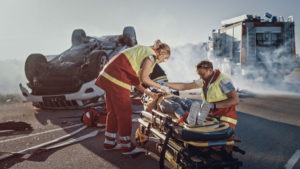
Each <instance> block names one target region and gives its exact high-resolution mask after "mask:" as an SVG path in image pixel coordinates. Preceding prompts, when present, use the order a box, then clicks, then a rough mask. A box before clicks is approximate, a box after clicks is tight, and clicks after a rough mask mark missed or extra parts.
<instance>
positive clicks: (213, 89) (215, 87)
mask: <svg viewBox="0 0 300 169" xmlns="http://www.w3.org/2000/svg"><path fill="white" fill-rule="evenodd" d="M223 79H230V78H229V77H227V76H225V75H224V74H222V73H221V74H220V75H219V77H218V78H217V79H216V80H215V81H214V82H213V83H211V84H210V85H209V88H208V90H207V94H206V97H207V98H205V96H204V92H203V88H202V94H201V97H202V100H203V101H205V102H210V103H211V102H218V101H222V100H226V99H227V98H228V97H227V95H226V94H224V93H223V92H222V90H221V87H220V83H221V81H222V80H223Z"/></svg>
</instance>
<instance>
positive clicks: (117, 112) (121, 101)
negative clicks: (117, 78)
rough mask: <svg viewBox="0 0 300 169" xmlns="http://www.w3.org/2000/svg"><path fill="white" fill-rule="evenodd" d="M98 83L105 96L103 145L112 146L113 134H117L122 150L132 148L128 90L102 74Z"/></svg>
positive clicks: (130, 110)
mask: <svg viewBox="0 0 300 169" xmlns="http://www.w3.org/2000/svg"><path fill="white" fill-rule="evenodd" d="M98 80H99V82H100V83H98V85H99V87H101V88H102V89H103V90H105V96H106V109H107V119H106V133H109V134H107V135H105V136H106V139H107V140H108V141H105V143H104V147H105V146H106V145H105V144H107V147H108V148H109V146H110V145H111V146H114V145H113V143H114V142H115V139H116V138H115V137H114V135H115V134H118V135H119V139H120V143H121V145H122V149H123V151H129V150H131V149H132V148H133V145H132V144H131V130H132V107H131V100H130V90H128V89H125V88H123V87H120V86H118V85H116V84H115V83H113V82H111V81H109V80H107V79H106V78H104V77H103V76H99V78H98Z"/></svg>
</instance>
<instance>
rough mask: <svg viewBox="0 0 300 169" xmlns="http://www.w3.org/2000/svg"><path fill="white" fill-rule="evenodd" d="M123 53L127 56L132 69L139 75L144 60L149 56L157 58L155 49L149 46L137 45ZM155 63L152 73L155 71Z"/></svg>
mask: <svg viewBox="0 0 300 169" xmlns="http://www.w3.org/2000/svg"><path fill="white" fill-rule="evenodd" d="M122 53H124V55H125V56H126V57H127V59H128V61H129V62H130V64H131V67H132V69H133V70H134V71H135V73H136V75H137V76H138V77H139V75H140V70H141V65H142V62H143V60H144V59H145V58H146V57H148V56H154V57H155V58H156V53H155V51H154V50H153V49H152V48H151V47H149V46H142V45H136V46H134V47H132V48H128V49H125V50H124V51H123V52H122ZM155 64H156V62H155ZM155 64H153V66H152V68H151V70H150V73H151V72H152V71H153V68H154V66H155Z"/></svg>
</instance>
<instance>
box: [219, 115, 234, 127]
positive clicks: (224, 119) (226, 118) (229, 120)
mask: <svg viewBox="0 0 300 169" xmlns="http://www.w3.org/2000/svg"><path fill="white" fill-rule="evenodd" d="M220 120H221V121H225V122H228V123H231V124H234V125H236V123H237V120H236V119H233V118H231V117H226V116H222V117H221V119H220Z"/></svg>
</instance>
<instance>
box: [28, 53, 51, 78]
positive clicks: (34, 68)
mask: <svg viewBox="0 0 300 169" xmlns="http://www.w3.org/2000/svg"><path fill="white" fill-rule="evenodd" d="M46 65H47V58H46V57H45V56H44V55H42V54H31V55H29V56H28V57H27V59H26V62H25V75H26V78H27V80H28V81H29V82H30V83H32V82H33V79H34V77H37V76H38V75H39V74H40V73H42V72H43V70H44V69H45V67H46Z"/></svg>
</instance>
